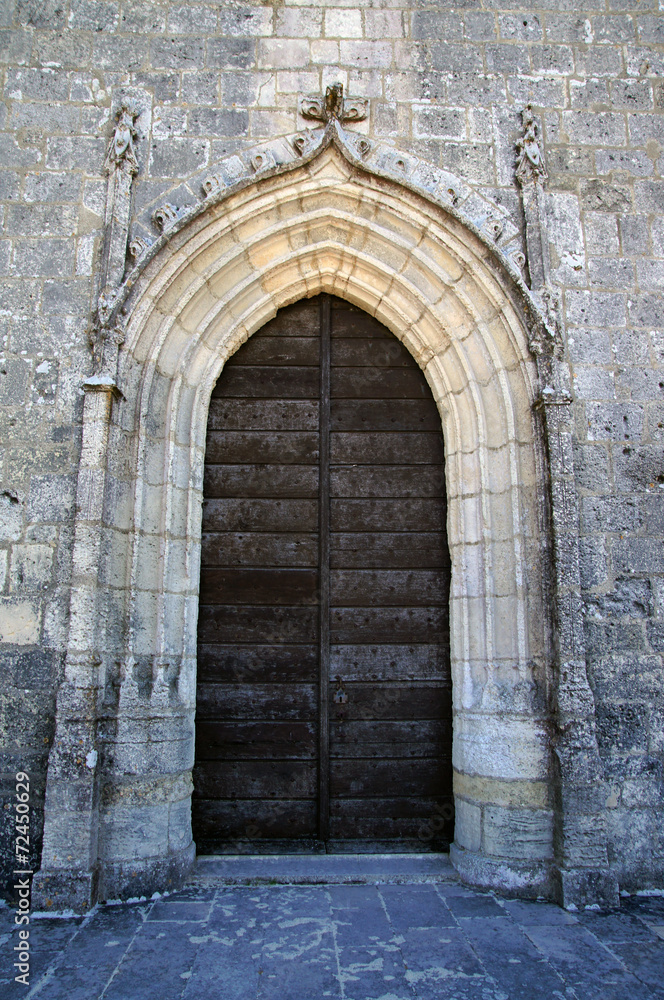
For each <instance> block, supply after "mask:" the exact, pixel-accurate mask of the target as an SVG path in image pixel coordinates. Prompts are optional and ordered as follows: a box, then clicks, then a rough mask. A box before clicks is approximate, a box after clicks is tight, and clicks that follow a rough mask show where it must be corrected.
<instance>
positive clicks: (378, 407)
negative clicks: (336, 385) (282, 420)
mask: <svg viewBox="0 0 664 1000" xmlns="http://www.w3.org/2000/svg"><path fill="white" fill-rule="evenodd" d="M303 405H307V406H308V405H311V404H308V403H307V404H303ZM330 426H331V428H332V431H361V430H367V431H437V432H438V433H439V434H440V432H441V431H440V415H439V413H438V411H437V410H436V407H435V406H432V405H431V400H430V399H389V400H387V399H333V400H331V402H330Z"/></svg>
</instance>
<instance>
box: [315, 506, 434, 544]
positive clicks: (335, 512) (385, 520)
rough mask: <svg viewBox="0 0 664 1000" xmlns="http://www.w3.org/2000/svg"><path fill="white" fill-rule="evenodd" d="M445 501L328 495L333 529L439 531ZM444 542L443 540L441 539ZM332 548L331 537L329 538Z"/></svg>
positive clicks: (341, 530)
mask: <svg viewBox="0 0 664 1000" xmlns="http://www.w3.org/2000/svg"><path fill="white" fill-rule="evenodd" d="M445 515H446V511H445V504H444V502H443V501H442V500H441V499H440V498H436V499H427V500H420V499H413V498H411V497H408V498H406V497H403V498H401V497H393V498H390V499H389V500H388V499H384V498H380V499H375V498H371V499H362V500H353V499H347V498H342V499H337V498H335V497H332V498H331V499H330V521H331V523H332V524H333V525H335V531H337V532H339V533H343V532H344V531H394V532H400V531H406V530H407V529H408V528H409V527H412V528H413V529H414V530H416V531H437V532H442V531H443V530H444V528H445ZM443 544H444V542H443ZM332 546H333V550H334V538H333V539H332Z"/></svg>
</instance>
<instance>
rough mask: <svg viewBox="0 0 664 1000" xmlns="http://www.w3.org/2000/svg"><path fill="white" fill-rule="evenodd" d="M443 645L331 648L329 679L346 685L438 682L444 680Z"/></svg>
mask: <svg viewBox="0 0 664 1000" xmlns="http://www.w3.org/2000/svg"><path fill="white" fill-rule="evenodd" d="M447 659H448V651H447V644H446V643H440V642H438V643H429V644H428V645H427V644H425V643H418V644H417V645H412V646H404V645H402V644H392V645H389V644H387V643H383V644H379V643H371V644H366V645H357V646H352V645H345V646H331V648H330V675H331V676H332V677H336V676H337V674H338V673H339V672H340V671H341V670H343V675H344V678H345V679H346V680H349V681H441V682H442V680H441V679H445V678H447V671H446V669H445V668H446V666H447Z"/></svg>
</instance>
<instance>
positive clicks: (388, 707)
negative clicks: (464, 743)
mask: <svg viewBox="0 0 664 1000" xmlns="http://www.w3.org/2000/svg"><path fill="white" fill-rule="evenodd" d="M336 687H337V682H336V681H332V682H331V683H330V719H331V720H334V721H335V722H338V723H339V724H340V725H341V724H342V720H346V719H347V720H349V721H358V720H360V719H367V720H368V721H372V720H377V719H392V720H395V721H398V720H404V721H407V720H411V721H412V720H415V719H434V720H436V719H443V718H444V717H445V715H446V714H449V713H450V710H451V704H452V692H451V687H450V686H449V685H446V686H444V685H440V686H436V685H435V684H433V683H431V682H429V683H414V682H410V683H403V684H391V683H384V684H381V683H373V684H361V683H359V682H353V683H349V684H345V691H346V696H347V699H348V700H347V701H346V702H345V703H344V704H341V705H339V704H337V703H336V702H335V701H334V693H335V690H336Z"/></svg>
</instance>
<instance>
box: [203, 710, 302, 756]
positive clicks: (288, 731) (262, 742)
mask: <svg viewBox="0 0 664 1000" xmlns="http://www.w3.org/2000/svg"><path fill="white" fill-rule="evenodd" d="M316 747H317V744H316V723H315V722H295V721H293V722H282V721H281V720H280V721H279V722H246V723H241V722H238V721H237V720H236V719H233V720H232V721H231V722H220V721H218V720H214V721H213V722H206V721H204V720H200V721H199V722H198V723H197V725H196V759H197V760H198V761H203V760H206V761H212V760H217V761H225V760H228V758H229V757H232V758H233V759H235V760H260V761H264V760H279V759H283V758H284V757H288V758H290V759H291V760H297V759H298V758H299V757H302V758H304V759H305V760H312V759H314V758H315V756H316Z"/></svg>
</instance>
